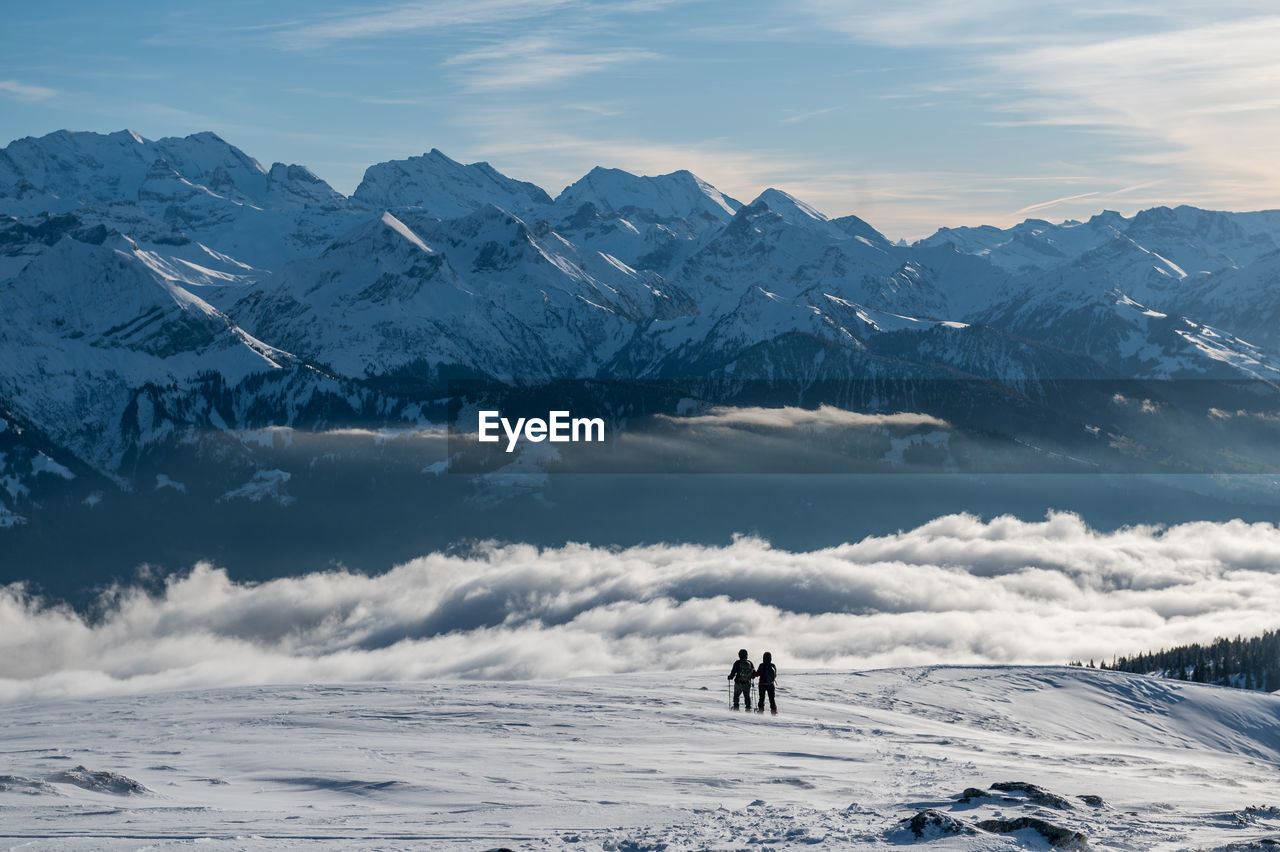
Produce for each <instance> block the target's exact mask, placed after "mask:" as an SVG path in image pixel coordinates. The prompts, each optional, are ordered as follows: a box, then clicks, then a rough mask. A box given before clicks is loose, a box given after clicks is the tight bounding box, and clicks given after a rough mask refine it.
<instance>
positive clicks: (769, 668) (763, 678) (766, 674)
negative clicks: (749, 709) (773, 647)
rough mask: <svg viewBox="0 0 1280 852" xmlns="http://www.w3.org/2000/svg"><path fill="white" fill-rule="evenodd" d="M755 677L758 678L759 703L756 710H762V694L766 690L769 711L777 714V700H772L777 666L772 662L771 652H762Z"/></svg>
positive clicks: (760, 711) (759, 711)
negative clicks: (762, 656) (762, 655)
mask: <svg viewBox="0 0 1280 852" xmlns="http://www.w3.org/2000/svg"><path fill="white" fill-rule="evenodd" d="M756 677H758V678H760V704H759V705H758V706H757V707H756V712H757V713H763V712H764V694H765V693H766V692H767V693H769V712H771V713H773V715H775V716H777V715H778V702H776V701H774V700H773V696H774V689H773V685H774V683H775V682H776V681H777V680H778V667H777V666H775V665H774V664H773V654H771V653H769V652H768V651H765V652H764V659H762V660H761V661H760V668H758V669H756Z"/></svg>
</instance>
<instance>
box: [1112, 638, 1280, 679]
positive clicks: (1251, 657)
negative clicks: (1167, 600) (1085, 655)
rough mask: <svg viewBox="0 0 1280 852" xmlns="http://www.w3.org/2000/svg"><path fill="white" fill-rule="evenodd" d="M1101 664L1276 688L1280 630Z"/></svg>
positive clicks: (1279, 674)
mask: <svg viewBox="0 0 1280 852" xmlns="http://www.w3.org/2000/svg"><path fill="white" fill-rule="evenodd" d="M1090 662H1091V663H1092V661H1090ZM1101 668H1104V669H1112V670H1114V671H1122V672H1134V673H1137V674H1150V675H1156V676H1158V677H1168V678H1175V679H1177V680H1192V681H1195V682H1197V683H1213V684H1217V685H1219V686H1235V687H1240V688H1242V689H1261V690H1265V691H1267V692H1276V691H1277V690H1280V630H1272V631H1268V632H1266V633H1263V634H1262V635H1261V636H1255V637H1253V638H1252V639H1245V638H1243V637H1240V636H1237V637H1236V638H1234V639H1225V638H1224V639H1216V640H1214V642H1213V643H1212V644H1210V645H1199V644H1196V645H1181V646H1179V647H1177V648H1170V649H1168V650H1165V649H1161V650H1159V651H1155V652H1148V653H1145V654H1138V655H1136V656H1133V657H1116V658H1114V659H1113V660H1112V661H1111V663H1110V664H1108V663H1107V662H1106V661H1105V660H1104V661H1103V662H1102V664H1101Z"/></svg>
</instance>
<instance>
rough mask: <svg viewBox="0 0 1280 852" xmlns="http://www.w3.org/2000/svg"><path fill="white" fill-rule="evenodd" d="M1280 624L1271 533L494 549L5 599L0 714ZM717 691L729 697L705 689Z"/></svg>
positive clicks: (1040, 650) (939, 653) (991, 531)
mask: <svg viewBox="0 0 1280 852" xmlns="http://www.w3.org/2000/svg"><path fill="white" fill-rule="evenodd" d="M1278 623H1280V528H1277V527H1276V526H1275V525H1273V524H1267V523H1256V524H1246V523H1244V522H1241V521H1231V522H1227V523H1208V522H1204V523H1190V524H1182V525H1178V526H1172V527H1167V528H1161V527H1147V526H1142V527H1129V528H1125V529H1121V530H1117V531H1113V532H1099V531H1097V530H1094V529H1091V528H1090V527H1088V526H1087V525H1086V524H1085V523H1084V522H1083V521H1082V520H1081V519H1080V518H1079V517H1078V516H1076V515H1073V514H1067V513H1054V514H1050V515H1049V516H1047V517H1046V518H1045V519H1044V520H1043V521H1039V522H1027V521H1022V520H1018V519H1016V518H1013V517H998V518H994V519H991V520H989V521H984V520H981V519H979V518H977V517H974V516H971V515H965V514H957V515H948V516H944V517H940V518H937V519H935V520H933V521H931V522H929V523H927V524H924V525H922V526H920V527H917V528H915V529H912V530H908V531H903V532H899V533H897V534H894V535H885V536H873V537H869V538H866V539H863V540H861V541H858V542H856V543H850V544H844V545H841V546H839V547H833V548H828V549H823V550H815V551H811V552H788V551H785V550H779V549H775V548H773V547H771V546H770V545H769V544H768V543H767V542H765V541H762V540H759V539H755V538H740V539H737V540H735V541H733V542H732V543H729V544H727V545H725V546H721V547H708V546H699V545H671V544H659V545H651V546H643V547H631V548H625V549H610V548H600V547H592V546H587V545H569V546H565V547H560V548H551V549H547V548H542V549H540V548H535V547H532V546H528V545H518V544H516V545H498V544H490V545H483V546H479V547H476V548H474V549H472V550H470V551H468V552H465V553H448V554H446V553H433V554H431V555H428V556H424V557H421V558H419V559H415V560H413V561H411V562H408V563H405V564H403V565H399V566H397V567H395V568H393V569H392V570H389V571H387V572H386V573H383V574H378V575H373V576H367V575H363V574H357V573H351V572H346V571H321V572H315V573H310V574H305V575H302V576H295V577H289V578H283V579H278V580H272V581H268V582H261V583H242V582H236V581H235V580H233V579H231V578H230V577H229V576H228V575H227V573H226V572H225V571H223V570H222V569H220V568H217V567H215V566H213V565H209V564H200V565H197V566H195V567H194V568H193V569H192V570H191V571H190V572H189V573H186V574H185V575H182V576H174V577H171V578H169V579H168V580H167V581H166V582H165V583H164V585H163V588H162V589H160V590H159V591H157V590H155V589H154V588H152V589H151V590H147V589H146V588H144V587H142V586H139V587H125V588H117V589H114V590H112V591H111V592H110V593H108V594H107V595H106V596H104V599H103V600H102V602H101V605H100V607H99V608H98V611H97V612H95V613H94V614H93V615H92V616H89V617H86V616H84V615H82V614H80V613H77V612H76V611H73V610H72V609H70V608H68V607H65V606H60V605H51V604H47V603H45V602H42V601H40V600H38V599H34V598H32V597H30V596H29V595H27V594H26V593H25V591H24V590H23V588H22V587H20V586H9V587H7V588H4V589H0V701H7V702H13V701H23V700H30V699H37V698H52V697H62V696H94V695H106V694H117V693H127V692H145V691H154V690H165V689H183V688H197V687H207V686H225V685H237V684H260V683H281V682H350V681H369V680H409V681H413V680H426V681H430V680H436V679H453V678H486V679H488V678H492V679H528V678H556V677H565V676H572V675H587V674H607V673H613V672H644V671H653V672H661V671H666V670H678V669H724V670H725V671H727V670H728V666H729V664H730V663H731V662H732V660H733V659H734V657H735V655H736V652H737V650H738V648H739V647H745V648H748V649H750V650H751V652H752V653H753V654H754V655H756V656H757V658H758V655H759V654H760V652H762V651H764V650H770V651H772V652H773V656H774V659H775V660H776V661H777V663H778V665H779V667H780V669H781V670H782V672H783V673H785V672H786V670H787V669H799V668H817V667H822V668H838V669H864V668H875V667H886V666H908V665H923V664H937V663H1051V664H1060V663H1065V662H1067V661H1068V660H1072V659H1083V660H1089V659H1091V658H1092V659H1098V660H1102V659H1110V658H1111V657H1112V655H1113V654H1125V653H1132V652H1137V651H1142V650H1154V649H1158V648H1161V647H1168V646H1171V645H1175V644H1180V643H1185V642H1192V641H1206V640H1211V639H1213V638H1215V637H1217V636H1222V635H1230V636H1234V635H1237V634H1243V635H1246V636H1247V635H1250V634H1257V633H1260V632H1262V631H1264V630H1267V629H1274V628H1275V627H1276V626H1277V624H1278ZM720 677H723V675H720Z"/></svg>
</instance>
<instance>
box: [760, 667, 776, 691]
mask: <svg viewBox="0 0 1280 852" xmlns="http://www.w3.org/2000/svg"><path fill="white" fill-rule="evenodd" d="M756 674H757V675H759V677H760V685H761V686H768V685H769V684H771V683H773V682H774V681H775V680H777V679H778V667H777V666H775V665H774V664H773V663H761V664H760V670H759V671H758V672H756Z"/></svg>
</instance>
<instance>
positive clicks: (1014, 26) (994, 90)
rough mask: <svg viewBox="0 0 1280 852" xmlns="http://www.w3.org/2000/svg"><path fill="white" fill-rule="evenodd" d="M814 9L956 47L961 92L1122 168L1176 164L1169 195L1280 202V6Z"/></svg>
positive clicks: (915, 2)
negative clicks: (1098, 145)
mask: <svg viewBox="0 0 1280 852" xmlns="http://www.w3.org/2000/svg"><path fill="white" fill-rule="evenodd" d="M804 8H806V9H807V10H808V11H809V12H810V13H811V14H812V15H814V16H815V18H816V19H817V20H819V21H820V22H821V23H822V25H823V26H824V27H827V28H829V29H830V30H831V31H834V32H842V33H844V34H845V35H846V36H847V37H848V38H850V39H853V40H856V41H860V42H864V43H873V44H878V45H887V46H892V47H908V48H929V49H945V50H946V51H948V52H949V53H952V54H954V56H955V57H956V59H955V64H956V65H957V67H958V68H959V71H958V72H956V71H952V72H951V73H950V76H949V81H948V82H949V84H951V85H953V86H955V87H956V90H957V91H961V92H966V91H967V92H969V93H972V94H975V95H982V96H993V95H994V96H996V97H994V99H993V100H992V106H991V107H990V109H991V110H992V112H993V113H994V114H995V115H997V116H998V115H1000V114H1005V115H1008V116H1009V119H1008V121H1001V120H1000V119H996V120H995V121H994V122H993V123H994V124H1002V125H1004V126H1009V127H1032V126H1042V127H1061V128H1064V130H1069V131H1071V132H1076V133H1084V134H1091V135H1096V136H1099V137H1107V138H1108V142H1107V145H1108V149H1107V151H1106V156H1107V157H1108V158H1109V159H1110V160H1111V161H1112V163H1113V165H1114V167H1115V168H1114V169H1113V171H1114V170H1119V171H1121V172H1123V171H1124V170H1125V168H1126V163H1127V164H1128V167H1129V168H1130V169H1131V170H1132V171H1133V172H1135V173H1138V172H1140V171H1141V170H1144V169H1145V170H1150V169H1162V170H1164V172H1165V173H1166V175H1165V178H1166V180H1165V187H1164V189H1165V192H1166V193H1168V192H1175V193H1177V195H1176V196H1175V198H1173V199H1171V198H1170V197H1169V196H1168V195H1166V196H1165V197H1164V200H1165V201H1170V200H1183V201H1190V202H1195V203H1207V204H1220V205H1226V206H1231V207H1234V208H1236V209H1239V208H1241V207H1248V206H1274V202H1275V198H1276V196H1277V195H1278V194H1280V163H1278V162H1277V160H1276V158H1275V156H1274V153H1275V146H1274V139H1276V138H1277V136H1280V110H1277V109H1276V107H1277V106H1278V105H1280V52H1277V51H1276V50H1275V45H1276V44H1277V43H1278V42H1280V15H1277V14H1276V13H1275V9H1274V7H1273V6H1271V4H1266V3H1261V2H1236V3H1225V4H1217V5H1214V6H1212V7H1209V6H1205V5H1204V4H1201V3H1193V2H1189V0H1172V1H1171V2H1161V3H1154V2H1147V0H1140V2H1135V3H1127V4H1124V5H1123V6H1122V7H1112V6H1106V7H1104V6H1096V5H1093V4H1080V3H1074V2H1065V0H1050V2H1048V3H1043V4H1036V5H1035V6H1028V5H1027V4H1023V3H1018V2H1014V0H975V2H973V3H964V4H958V3H950V2H945V0H907V2H903V3H896V4H893V5H892V6H891V7H885V6H884V5H883V4H870V3H862V2H855V3H845V2H835V0H806V2H805V4H804ZM922 21H927V22H928V26H921V22H922ZM1046 21H1052V22H1053V25H1052V26H1047V25H1046ZM1096 153H1097V152H1095V154H1094V157H1093V158H1094V159H1096ZM1099 194H1102V193H1099ZM1066 200H1068V199H1062V200H1061V201H1066ZM1081 200H1083V197H1081ZM1019 212H1025V209H1024V211H1019Z"/></svg>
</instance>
